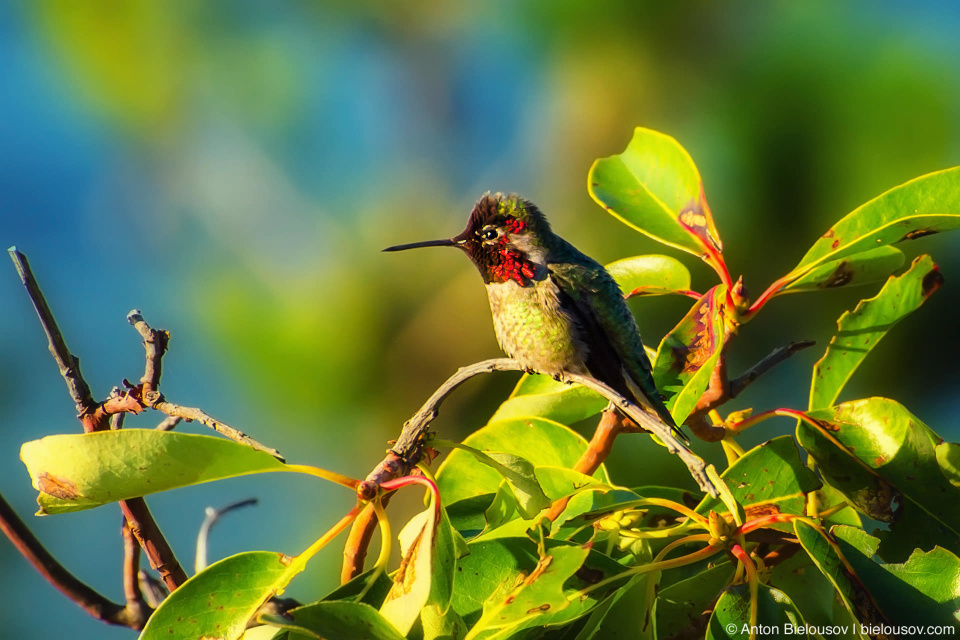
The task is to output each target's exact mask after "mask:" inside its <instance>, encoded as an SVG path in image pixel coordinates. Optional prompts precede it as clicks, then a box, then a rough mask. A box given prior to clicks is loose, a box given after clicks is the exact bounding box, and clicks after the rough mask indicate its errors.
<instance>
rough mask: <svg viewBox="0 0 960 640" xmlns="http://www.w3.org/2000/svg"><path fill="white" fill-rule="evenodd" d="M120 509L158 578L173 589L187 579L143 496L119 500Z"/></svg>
mask: <svg viewBox="0 0 960 640" xmlns="http://www.w3.org/2000/svg"><path fill="white" fill-rule="evenodd" d="M120 510H121V511H122V512H123V515H124V517H125V518H126V519H127V524H129V525H130V530H131V531H132V532H133V535H134V536H135V537H136V538H137V542H139V543H140V546H141V547H143V550H144V552H145V553H146V554H147V558H148V559H149V560H150V566H151V567H153V568H154V569H155V570H156V571H157V573H159V574H160V579H161V580H163V582H164V583H165V584H166V585H167V588H168V589H170V591H173V590H174V589H176V588H177V587H179V586H180V585H181V584H183V583H184V582H186V581H187V574H186V572H185V571H184V570H183V567H181V566H180V563H179V562H178V561H177V557H176V556H175V555H174V553H173V549H171V548H170V545H169V544H168V543H167V539H166V538H165V537H163V532H162V531H160V527H159V526H158V525H157V521H156V520H154V519H153V514H151V513H150V509H149V508H148V507H147V503H146V501H144V499H143V498H131V499H130V500H121V501H120Z"/></svg>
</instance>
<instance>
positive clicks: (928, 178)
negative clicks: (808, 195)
mask: <svg viewBox="0 0 960 640" xmlns="http://www.w3.org/2000/svg"><path fill="white" fill-rule="evenodd" d="M957 227H960V167H953V168H952V169H945V170H943V171H937V172H934V173H929V174H927V175H923V176H920V177H919V178H915V179H913V180H911V181H909V182H906V183H904V184H902V185H900V186H898V187H894V188H893V189H890V190H889V191H887V192H885V193H882V194H880V195H879V196H877V197H876V198H874V199H873V200H870V201H869V202H867V203H866V204H864V205H861V206H860V207H858V208H857V209H855V210H854V211H853V212H851V213H849V214H848V215H846V216H845V217H844V218H843V219H841V220H840V221H839V222H837V223H836V224H835V225H833V227H831V228H830V230H829V231H828V232H827V233H825V234H824V235H823V236H822V237H821V238H820V239H818V240H817V241H816V242H815V243H814V245H813V246H812V247H811V248H810V250H809V251H807V253H806V255H804V256H803V258H802V259H801V260H800V263H799V264H798V265H797V266H796V267H794V269H793V270H792V271H791V272H790V273H789V274H788V275H787V276H786V279H787V280H790V281H792V280H797V279H799V278H801V277H803V276H804V274H807V273H809V272H810V271H811V270H813V269H816V268H817V267H819V266H821V265H823V264H824V263H827V262H832V261H836V260H839V259H841V258H847V257H849V256H854V255H856V254H860V253H864V252H868V251H871V250H874V249H876V248H877V247H881V246H884V245H890V244H895V243H897V242H901V241H903V240H911V239H915V238H920V237H923V236H927V235H930V234H932V233H938V232H940V231H947V230H950V229H956V228H957Z"/></svg>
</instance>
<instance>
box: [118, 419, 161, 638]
mask: <svg viewBox="0 0 960 640" xmlns="http://www.w3.org/2000/svg"><path fill="white" fill-rule="evenodd" d="M121 415H122V414H121ZM120 533H121V534H122V535H123V596H124V598H125V599H126V601H127V607H126V609H127V611H129V612H130V613H131V615H132V616H133V617H134V618H135V619H137V620H142V621H143V622H144V623H146V621H147V618H149V617H150V614H151V613H153V610H152V609H151V607H150V606H149V605H148V604H147V602H146V600H144V599H143V592H142V591H140V580H139V578H138V576H139V573H140V544H139V543H138V542H137V539H136V537H134V535H133V532H132V531H131V530H130V525H129V523H128V522H127V520H126V518H124V520H123V524H122V525H121V526H120Z"/></svg>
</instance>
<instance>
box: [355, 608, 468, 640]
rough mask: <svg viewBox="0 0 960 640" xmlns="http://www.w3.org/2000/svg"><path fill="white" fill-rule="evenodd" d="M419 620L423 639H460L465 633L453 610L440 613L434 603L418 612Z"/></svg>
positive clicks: (462, 623)
mask: <svg viewBox="0 0 960 640" xmlns="http://www.w3.org/2000/svg"><path fill="white" fill-rule="evenodd" d="M420 621H421V623H422V624H423V640H462V638H465V637H466V635H467V625H466V624H464V622H463V618H461V617H460V616H459V615H457V612H456V611H453V610H450V611H447V612H446V613H442V614H441V613H440V608H439V607H437V606H436V605H427V606H425V607H424V608H423V610H422V611H421V612H420ZM344 637H346V636H344Z"/></svg>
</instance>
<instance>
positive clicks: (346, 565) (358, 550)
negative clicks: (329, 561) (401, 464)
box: [340, 493, 393, 584]
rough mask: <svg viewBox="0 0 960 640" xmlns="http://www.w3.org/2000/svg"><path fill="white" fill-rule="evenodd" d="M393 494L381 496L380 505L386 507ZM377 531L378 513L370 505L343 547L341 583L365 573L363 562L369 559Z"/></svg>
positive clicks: (354, 524)
mask: <svg viewBox="0 0 960 640" xmlns="http://www.w3.org/2000/svg"><path fill="white" fill-rule="evenodd" d="M392 497H393V493H385V494H383V495H382V496H380V504H381V505H382V506H384V507H386V506H387V505H388V504H389V503H390V498H392ZM376 529H377V512H376V510H375V509H374V508H373V505H372V504H368V505H367V506H365V507H364V508H363V511H361V512H360V515H358V516H357V519H356V520H354V521H353V524H352V525H351V526H350V533H349V535H348V536H347V542H346V543H345V544H344V545H343V566H342V567H341V569H340V583H341V584H346V583H348V582H350V581H351V580H353V579H354V578H356V577H357V576H358V575H360V574H361V573H363V562H364V560H365V559H366V557H367V548H368V547H369V546H370V540H371V538H373V532H374V531H375V530H376Z"/></svg>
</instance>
